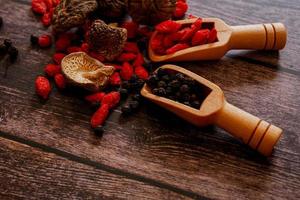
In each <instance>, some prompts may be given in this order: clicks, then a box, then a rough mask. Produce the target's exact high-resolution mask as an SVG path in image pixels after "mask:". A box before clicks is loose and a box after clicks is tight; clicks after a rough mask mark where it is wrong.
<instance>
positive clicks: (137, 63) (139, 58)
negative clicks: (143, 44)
mask: <svg viewBox="0 0 300 200" xmlns="http://www.w3.org/2000/svg"><path fill="white" fill-rule="evenodd" d="M144 63H145V60H144V56H143V54H141V53H139V54H137V56H136V59H135V60H134V62H133V64H132V65H133V67H138V66H143V65H144Z"/></svg>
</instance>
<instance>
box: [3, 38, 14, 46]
mask: <svg viewBox="0 0 300 200" xmlns="http://www.w3.org/2000/svg"><path fill="white" fill-rule="evenodd" d="M3 44H4V45H5V46H6V47H7V48H9V47H11V46H12V41H11V40H10V39H5V40H4V42H3Z"/></svg>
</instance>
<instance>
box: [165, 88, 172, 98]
mask: <svg viewBox="0 0 300 200" xmlns="http://www.w3.org/2000/svg"><path fill="white" fill-rule="evenodd" d="M166 93H167V95H169V96H170V95H171V94H173V89H172V88H171V87H167V88H166Z"/></svg>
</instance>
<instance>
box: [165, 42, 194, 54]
mask: <svg viewBox="0 0 300 200" xmlns="http://www.w3.org/2000/svg"><path fill="white" fill-rule="evenodd" d="M189 47H190V46H189V45H188V44H186V43H179V44H176V45H174V46H173V47H171V48H169V49H167V52H166V53H167V54H172V53H175V52H177V51H180V50H183V49H187V48H189Z"/></svg>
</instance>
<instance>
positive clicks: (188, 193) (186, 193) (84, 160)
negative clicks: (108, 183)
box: [0, 131, 209, 199]
mask: <svg viewBox="0 0 300 200" xmlns="http://www.w3.org/2000/svg"><path fill="white" fill-rule="evenodd" d="M0 137H2V138H5V139H8V140H11V141H14V142H18V143H21V144H25V145H27V146H30V147H33V148H37V149H40V150H41V151H43V152H47V153H53V154H55V155H57V156H60V157H63V158H65V159H68V160H70V161H73V162H77V163H80V164H84V165H87V166H91V167H94V168H96V169H100V170H103V171H106V172H109V173H112V174H116V175H119V176H123V177H125V178H128V179H132V180H135V181H139V182H143V183H145V184H148V185H152V186H155V187H159V188H163V189H166V190H170V191H172V192H175V193H177V194H180V195H183V196H186V197H190V198H195V199H209V198H207V197H204V196H201V195H199V194H197V193H194V192H192V191H188V190H184V189H181V188H178V187H176V186H173V185H170V184H167V183H163V182H160V181H157V180H154V179H151V178H147V177H144V176H141V175H138V174H134V173H130V172H127V171H123V170H121V169H118V168H114V167H111V166H108V165H104V164H102V163H99V162H96V161H93V160H90V159H88V158H83V157H79V156H76V155H74V154H71V153H68V152H65V151H62V150H59V149H56V148H53V147H50V146H47V145H44V144H41V143H38V142H35V141H32V140H28V139H24V138H21V137H18V136H14V135H11V134H9V133H5V132H2V131H0Z"/></svg>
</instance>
